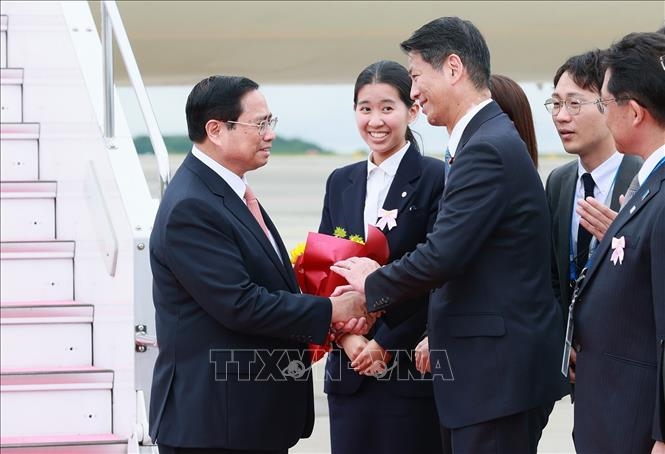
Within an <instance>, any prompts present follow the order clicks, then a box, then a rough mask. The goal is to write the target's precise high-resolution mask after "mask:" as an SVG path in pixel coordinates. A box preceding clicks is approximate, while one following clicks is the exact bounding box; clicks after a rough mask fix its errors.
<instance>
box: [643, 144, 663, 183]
mask: <svg viewBox="0 0 665 454" xmlns="http://www.w3.org/2000/svg"><path fill="white" fill-rule="evenodd" d="M664 157H665V144H663V145H661V146H660V148H656V151H654V152H653V153H651V156H649V157H648V158H647V159H646V160H645V161H644V164H642V167H641V168H640V171H639V172H637V181H639V183H640V186H641V185H643V184H644V182H645V181H646V179H647V177H648V176H649V175H650V174H651V172H653V169H654V168H655V167H656V164H658V163H659V162H660V160H661V159H663V158H664Z"/></svg>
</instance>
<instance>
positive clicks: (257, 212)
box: [245, 186, 270, 238]
mask: <svg viewBox="0 0 665 454" xmlns="http://www.w3.org/2000/svg"><path fill="white" fill-rule="evenodd" d="M245 202H247V208H249V212H250V213H252V216H254V218H255V219H256V222H258V223H259V225H260V226H261V229H263V231H264V232H265V234H266V236H267V237H268V238H270V233H269V231H268V226H267V225H266V223H265V221H264V220H263V215H262V214H261V207H260V206H259V201H258V200H256V196H255V195H254V191H252V189H251V188H250V187H249V186H246V187H245Z"/></svg>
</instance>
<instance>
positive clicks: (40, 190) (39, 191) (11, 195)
mask: <svg viewBox="0 0 665 454" xmlns="http://www.w3.org/2000/svg"><path fill="white" fill-rule="evenodd" d="M57 188H58V183H57V182H55V181H22V182H14V181H11V182H9V181H3V182H0V197H2V198H3V199H49V198H50V199H53V198H55V196H56V192H57Z"/></svg>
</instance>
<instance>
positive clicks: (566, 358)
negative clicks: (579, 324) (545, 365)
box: [561, 304, 573, 377]
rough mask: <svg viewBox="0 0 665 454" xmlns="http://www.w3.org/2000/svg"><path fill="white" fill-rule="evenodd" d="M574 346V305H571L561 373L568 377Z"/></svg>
mask: <svg viewBox="0 0 665 454" xmlns="http://www.w3.org/2000/svg"><path fill="white" fill-rule="evenodd" d="M572 348H573V305H572V304H571V305H570V310H569V311H568V322H567V323H566V341H565V343H564V345H563V359H562V361H561V373H562V374H563V376H564V377H568V368H569V366H570V350H571V349H572Z"/></svg>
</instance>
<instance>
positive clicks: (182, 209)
mask: <svg viewBox="0 0 665 454" xmlns="http://www.w3.org/2000/svg"><path fill="white" fill-rule="evenodd" d="M220 211H221V210H219V207H212V206H210V205H209V204H207V203H205V202H203V201H201V200H198V199H185V200H183V201H181V202H180V203H178V204H177V205H176V206H175V207H174V208H173V210H172V211H171V213H170V214H169V216H168V219H167V225H166V228H165V233H164V236H165V241H164V244H165V249H166V250H165V260H166V261H167V262H168V265H169V268H170V269H171V270H172V272H173V274H174V275H175V278H176V279H177V280H178V281H179V282H180V283H181V285H182V286H183V287H184V288H185V289H186V291H187V292H188V293H189V294H190V295H192V297H193V298H194V300H195V301H196V302H197V303H198V304H199V305H200V306H201V307H202V308H203V309H204V310H205V311H206V312H207V313H208V314H210V315H211V316H212V317H213V318H215V319H216V320H217V321H218V322H219V323H221V324H223V325H224V326H226V327H227V328H229V329H232V330H235V331H239V332H244V333H249V334H254V335H265V336H271V337H279V338H286V339H290V340H294V339H295V340H300V341H303V342H313V343H323V342H324V340H325V337H326V334H327V333H328V329H329V326H330V320H331V315H332V305H331V303H330V300H329V299H328V298H320V297H316V296H311V295H302V294H293V293H289V292H286V291H283V290H277V291H272V292H271V291H268V289H266V288H265V287H263V286H261V285H257V283H255V282H254V280H253V279H252V277H251V275H250V273H249V271H248V267H249V266H252V267H254V269H255V274H256V268H257V267H260V266H261V263H264V262H265V263H266V266H273V265H272V264H271V263H268V262H269V260H270V259H269V258H268V257H266V256H265V255H261V254H263V253H262V252H261V251H259V250H258V249H260V248H257V250H256V251H252V250H241V248H240V247H239V245H238V241H237V240H236V236H239V235H240V234H241V232H238V231H237V228H236V227H234V225H232V223H231V222H230V220H229V219H228V216H229V213H228V211H226V212H220Z"/></svg>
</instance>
